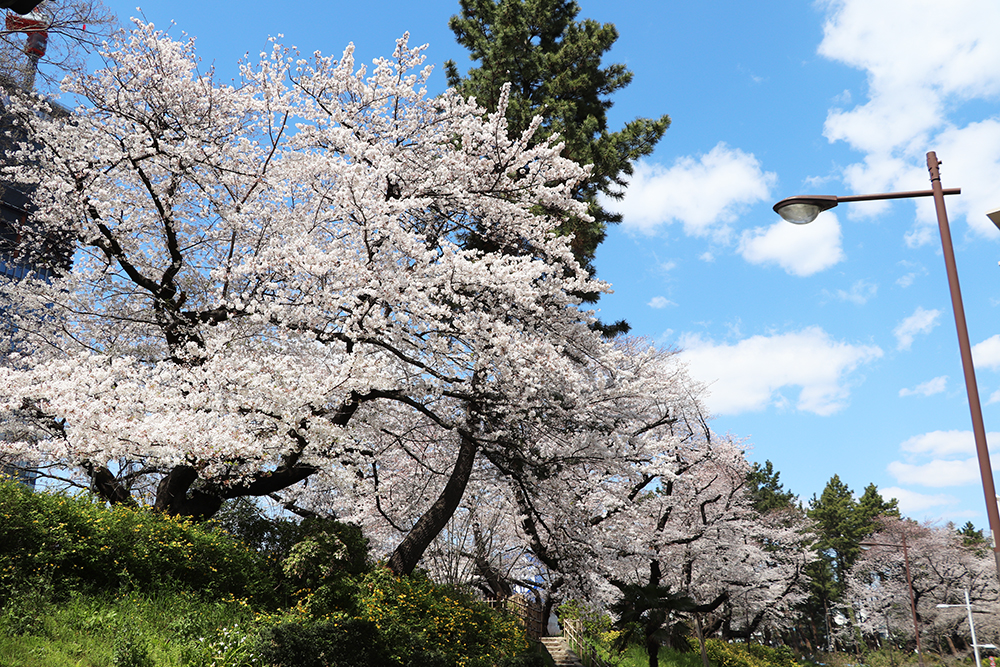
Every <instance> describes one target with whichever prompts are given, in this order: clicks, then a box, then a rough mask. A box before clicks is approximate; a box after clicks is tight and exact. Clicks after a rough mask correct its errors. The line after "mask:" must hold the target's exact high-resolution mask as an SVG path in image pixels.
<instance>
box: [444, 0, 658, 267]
mask: <svg viewBox="0 0 1000 667" xmlns="http://www.w3.org/2000/svg"><path fill="white" fill-rule="evenodd" d="M460 2H461V6H462V12H461V14H459V15H456V16H453V17H452V18H451V20H450V21H449V26H450V27H451V29H452V31H454V33H455V36H456V38H457V40H458V42H459V44H461V45H462V46H464V47H466V48H467V49H468V50H469V58H470V60H472V61H474V62H476V63H477V65H476V66H475V67H473V68H472V69H470V70H469V72H468V73H467V74H466V76H465V77H464V78H463V77H462V76H461V75H460V74H459V71H458V67H457V65H456V64H455V62H454V61H448V62H447V63H445V67H446V69H447V75H448V84H449V85H450V86H452V87H454V88H456V89H457V90H459V91H460V92H461V93H462V94H463V95H465V96H466V97H472V96H474V97H475V98H476V100H477V101H478V102H479V104H481V105H482V106H484V107H486V108H487V109H489V110H491V111H492V110H495V109H496V108H497V103H498V100H499V96H500V90H501V86H502V85H503V84H504V83H507V82H510V83H511V84H512V86H511V92H510V102H509V105H508V107H507V119H508V122H509V130H508V131H509V133H510V135H511V137H517V136H520V134H521V133H522V132H523V131H524V130H525V129H527V128H528V127H529V125H530V124H531V122H532V119H533V118H534V117H535V116H536V115H541V116H542V117H543V120H542V125H541V128H540V130H539V131H538V132H536V133H535V134H534V136H533V137H532V139H531V141H532V143H540V142H542V141H545V140H546V139H547V138H548V137H550V136H551V135H553V134H555V133H559V135H560V137H561V138H562V141H563V142H565V148H564V149H563V156H564V157H568V158H570V159H572V160H574V161H575V162H577V163H579V164H582V165H588V164H591V165H593V170H592V172H591V174H590V179H589V180H588V181H587V182H586V183H583V184H580V185H578V186H577V188H576V191H575V192H574V197H575V198H576V199H577V200H579V201H583V202H586V203H587V205H588V213H589V214H590V215H591V216H593V218H594V220H593V222H589V221H584V220H581V219H579V218H566V217H564V218H563V223H562V225H561V227H560V232H562V233H564V234H574V245H573V249H574V253H575V255H576V257H577V260H578V261H580V263H581V265H583V266H584V267H585V268H587V269H588V270H590V271H591V272H592V271H593V266H592V262H593V258H594V252H595V250H596V248H597V246H598V244H600V242H601V241H602V240H603V239H604V235H605V227H606V225H607V224H608V223H617V222H620V221H621V214H617V213H612V212H610V211H607V210H606V209H604V208H603V207H602V206H601V205H600V203H599V202H598V199H597V195H598V193H603V194H604V195H607V196H609V197H613V198H620V197H621V196H622V194H623V193H622V188H623V187H624V186H625V184H626V177H628V176H630V175H631V174H632V170H633V163H634V162H635V160H637V159H638V158H640V157H643V156H645V155H649V154H650V153H652V152H653V148H654V147H655V146H656V143H657V142H658V141H659V140H660V138H661V137H662V136H663V133H664V132H665V131H666V129H667V127H668V126H669V125H670V118H669V116H667V115H663V116H661V117H660V118H657V119H650V118H636V119H635V120H633V121H631V122H629V123H627V124H626V125H625V127H623V128H622V129H621V130H618V131H614V132H612V131H609V129H608V119H607V110H608V109H609V108H610V107H611V105H612V102H611V100H610V96H611V95H612V94H613V93H614V92H616V91H618V90H621V89H622V88H624V87H625V86H627V85H628V84H629V83H630V82H631V81H632V72H630V71H629V70H628V69H627V68H626V67H625V66H624V65H622V64H618V63H616V64H612V65H608V66H602V64H601V58H602V56H603V55H604V54H605V53H606V52H607V51H608V50H609V49H611V46H612V45H613V44H614V43H615V41H616V40H617V39H618V31H617V30H616V29H615V26H614V24H611V23H605V24H601V23H598V22H597V21H594V20H592V19H585V20H583V21H578V20H576V17H577V15H578V14H579V12H580V7H579V6H578V5H577V3H576V2H567V0H460ZM517 167H518V168H521V169H529V170H530V168H531V165H523V166H522V165H517Z"/></svg>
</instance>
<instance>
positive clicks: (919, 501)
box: [879, 486, 959, 516]
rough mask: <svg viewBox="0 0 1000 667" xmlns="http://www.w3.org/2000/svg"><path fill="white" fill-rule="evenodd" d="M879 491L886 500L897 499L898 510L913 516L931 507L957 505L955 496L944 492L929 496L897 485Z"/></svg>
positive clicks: (905, 514)
mask: <svg viewBox="0 0 1000 667" xmlns="http://www.w3.org/2000/svg"><path fill="white" fill-rule="evenodd" d="M879 493H880V494H881V495H882V497H883V498H885V499H887V500H888V499H889V498H895V499H896V500H897V501H899V511H900V513H902V514H903V515H904V516H913V515H914V514H917V513H919V512H926V511H927V510H929V509H933V508H940V507H948V506H953V505H957V504H958V502H959V500H958V498H956V497H955V496H949V495H947V494H944V493H938V494H935V495H932V496H931V495H927V494H924V493H917V492H916V491H910V490H908V489H901V488H899V487H898V486H890V487H888V488H884V489H879Z"/></svg>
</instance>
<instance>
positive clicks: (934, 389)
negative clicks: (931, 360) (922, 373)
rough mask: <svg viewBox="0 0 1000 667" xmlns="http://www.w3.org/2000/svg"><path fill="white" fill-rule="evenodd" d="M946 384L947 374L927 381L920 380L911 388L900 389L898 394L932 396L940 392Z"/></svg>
mask: <svg viewBox="0 0 1000 667" xmlns="http://www.w3.org/2000/svg"><path fill="white" fill-rule="evenodd" d="M947 385H948V376H947V375H941V376H939V377H936V378H934V379H933V380H928V381H927V382H921V383H920V384H918V385H917V386H916V387H914V388H913V389H900V390H899V395H900V396H917V395H920V396H933V395H934V394H940V393H941V392H943V391H944V390H945V388H946V387H947Z"/></svg>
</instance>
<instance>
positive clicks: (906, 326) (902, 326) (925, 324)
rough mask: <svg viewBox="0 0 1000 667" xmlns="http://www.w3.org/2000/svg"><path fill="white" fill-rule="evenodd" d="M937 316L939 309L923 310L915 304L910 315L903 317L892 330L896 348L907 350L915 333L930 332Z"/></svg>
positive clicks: (936, 322)
mask: <svg viewBox="0 0 1000 667" xmlns="http://www.w3.org/2000/svg"><path fill="white" fill-rule="evenodd" d="M939 317H941V311H940V310H924V309H923V308H921V307H920V306H917V309H916V310H915V311H913V314H912V315H910V316H909V317H907V318H905V319H904V320H903V321H902V322H900V323H899V325H898V326H897V327H896V328H895V329H893V331H892V332H893V333H894V334H895V335H896V342H897V345H896V348H897V349H899V350H909V349H910V347H911V346H912V345H913V338H914V337H915V336H916V335H917V334H926V333H930V332H931V330H932V329H933V328H934V327H936V326H937V324H938V318H939Z"/></svg>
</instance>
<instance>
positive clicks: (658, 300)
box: [646, 296, 677, 308]
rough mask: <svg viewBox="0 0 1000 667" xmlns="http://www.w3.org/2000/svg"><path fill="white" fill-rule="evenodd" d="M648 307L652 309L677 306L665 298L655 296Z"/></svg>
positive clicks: (648, 303)
mask: <svg viewBox="0 0 1000 667" xmlns="http://www.w3.org/2000/svg"><path fill="white" fill-rule="evenodd" d="M646 305H647V306H649V307H650V308H666V307H667V306H676V305H677V304H676V303H674V302H673V301H671V300H670V299H668V298H667V297H665V296H654V297H653V298H652V299H650V300H649V302H647V303H646Z"/></svg>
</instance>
